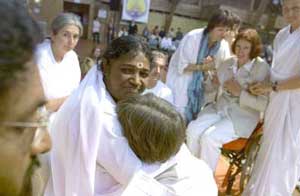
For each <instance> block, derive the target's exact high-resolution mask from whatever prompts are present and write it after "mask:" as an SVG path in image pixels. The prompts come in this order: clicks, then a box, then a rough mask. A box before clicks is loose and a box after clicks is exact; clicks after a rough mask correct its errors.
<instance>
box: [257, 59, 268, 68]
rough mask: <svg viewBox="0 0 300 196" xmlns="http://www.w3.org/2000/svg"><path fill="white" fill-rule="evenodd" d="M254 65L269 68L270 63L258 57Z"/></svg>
mask: <svg viewBox="0 0 300 196" xmlns="http://www.w3.org/2000/svg"><path fill="white" fill-rule="evenodd" d="M254 64H256V65H259V66H263V67H269V65H268V63H267V62H266V61H265V60H264V59H262V58H261V57H256V58H255V61H254Z"/></svg>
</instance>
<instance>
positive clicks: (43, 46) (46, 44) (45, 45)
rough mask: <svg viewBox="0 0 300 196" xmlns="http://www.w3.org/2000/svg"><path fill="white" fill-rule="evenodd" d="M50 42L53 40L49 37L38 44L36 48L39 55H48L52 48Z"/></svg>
mask: <svg viewBox="0 0 300 196" xmlns="http://www.w3.org/2000/svg"><path fill="white" fill-rule="evenodd" d="M50 44H51V41H50V40H49V39H45V40H44V41H43V42H42V43H40V44H38V45H37V48H36V55H37V57H39V56H42V55H46V54H47V53H48V52H49V51H50V49H51V47H50Z"/></svg>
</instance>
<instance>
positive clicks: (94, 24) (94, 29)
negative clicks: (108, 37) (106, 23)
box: [93, 18, 101, 44]
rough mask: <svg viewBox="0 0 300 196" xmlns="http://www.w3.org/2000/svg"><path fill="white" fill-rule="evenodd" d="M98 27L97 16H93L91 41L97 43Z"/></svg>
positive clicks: (98, 37)
mask: <svg viewBox="0 0 300 196" xmlns="http://www.w3.org/2000/svg"><path fill="white" fill-rule="evenodd" d="M100 28H101V24H100V22H99V20H98V18H95V19H94V20H93V41H94V42H95V43H97V44H99V43H100Z"/></svg>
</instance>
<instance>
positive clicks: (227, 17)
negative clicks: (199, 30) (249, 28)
mask: <svg viewBox="0 0 300 196" xmlns="http://www.w3.org/2000/svg"><path fill="white" fill-rule="evenodd" d="M231 26H232V16H231V13H230V12H229V11H227V10H218V11H217V12H216V13H214V14H213V15H212V17H211V18H210V19H209V21H208V24H207V28H206V29H205V33H209V34H210V37H211V39H212V41H220V40H221V39H223V38H224V37H225V34H226V32H227V31H228V30H229V29H230V28H231Z"/></svg>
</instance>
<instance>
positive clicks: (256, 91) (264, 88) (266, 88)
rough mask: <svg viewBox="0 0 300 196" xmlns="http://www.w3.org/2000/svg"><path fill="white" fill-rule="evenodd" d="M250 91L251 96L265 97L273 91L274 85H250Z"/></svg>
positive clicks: (259, 83)
mask: <svg viewBox="0 0 300 196" xmlns="http://www.w3.org/2000/svg"><path fill="white" fill-rule="evenodd" d="M248 90H249V92H250V93H251V94H253V95H256V96H258V95H265V94H267V93H270V92H271V91H272V84H271V83H262V82H257V83H254V84H251V85H249V89H248Z"/></svg>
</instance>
